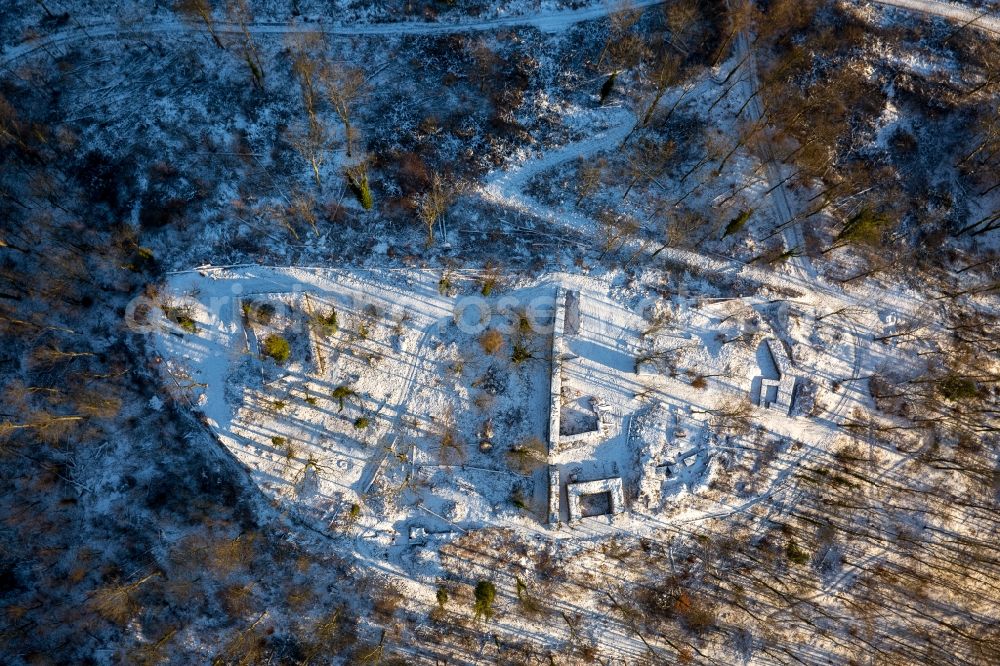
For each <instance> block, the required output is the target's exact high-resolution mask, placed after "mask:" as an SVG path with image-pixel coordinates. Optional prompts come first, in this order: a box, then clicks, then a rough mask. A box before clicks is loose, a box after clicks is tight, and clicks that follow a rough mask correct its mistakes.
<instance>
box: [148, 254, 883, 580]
mask: <svg viewBox="0 0 1000 666" xmlns="http://www.w3.org/2000/svg"><path fill="white" fill-rule="evenodd" d="M480 280H481V278H480V277H479V276H477V275H476V274H474V273H462V272H455V273H450V274H446V275H445V274H442V273H441V272H439V271H421V270H399V271H392V270H386V271H378V270H357V269H343V270H337V269H306V268H265V267H248V268H238V267H237V268H231V269H211V268H209V269H201V270H198V271H192V272H187V273H180V274H177V275H175V276H174V277H172V278H171V280H170V281H169V282H168V285H167V290H168V291H167V292H166V293H165V294H163V296H162V298H163V299H164V300H163V302H165V303H168V304H169V305H168V308H167V309H168V311H169V312H172V313H176V312H179V311H182V312H184V313H185V314H186V315H187V316H188V317H190V319H191V320H193V324H194V326H193V332H192V328H189V329H188V330H184V329H182V328H180V327H179V326H177V325H175V324H173V323H172V322H170V321H167V320H163V321H160V322H159V325H157V326H155V327H153V328H155V335H156V340H157V347H158V349H159V350H160V352H161V357H162V361H161V367H162V368H163V370H164V372H165V375H166V377H167V379H168V381H171V382H176V383H177V385H178V387H179V390H180V391H181V393H182V394H183V395H184V396H185V399H187V400H190V402H191V404H192V406H193V407H194V408H195V409H197V410H199V411H200V412H201V413H203V414H204V417H205V420H206V422H207V423H208V424H209V425H210V427H212V429H213V430H214V431H215V432H216V433H217V434H218V436H219V438H220V441H221V442H222V443H223V444H224V445H225V446H226V447H228V448H229V449H230V450H231V451H232V452H233V453H234V454H235V455H236V457H237V458H238V459H239V460H241V461H242V462H243V464H244V465H246V466H247V468H248V469H249V470H250V471H251V473H252V475H253V477H254V479H255V480H256V482H257V483H258V485H259V486H260V487H261V489H262V490H263V491H264V492H265V493H266V494H268V495H270V496H272V497H274V498H275V499H276V500H278V501H280V502H281V503H282V504H284V505H286V506H287V508H288V509H290V510H292V511H294V512H295V513H297V514H298V515H300V516H301V517H303V518H304V519H306V520H308V521H309V522H311V523H312V524H314V526H315V527H316V528H317V529H320V530H323V531H327V532H329V533H330V534H333V535H342V536H345V537H347V538H350V539H353V542H354V543H355V545H356V546H357V549H358V551H359V554H363V555H366V556H369V557H372V558H374V559H376V560H379V561H381V560H383V559H384V558H385V557H389V558H390V560H391V561H392V562H394V563H395V564H396V565H397V566H399V567H401V568H402V569H408V570H411V573H415V572H413V571H412V569H413V563H414V560H415V559H417V560H419V558H417V557H416V554H418V553H421V552H422V551H423V550H424V549H425V548H427V547H428V546H427V538H426V534H432V535H437V536H436V537H434V538H433V539H431V543H430V550H433V549H434V545H435V544H436V543H438V542H442V543H443V542H446V541H447V540H449V539H451V538H453V537H455V536H457V535H459V534H461V533H464V532H466V531H468V530H474V529H478V528H484V527H508V528H511V529H515V530H520V531H523V532H525V533H534V534H538V535H541V536H543V537H544V538H549V539H579V538H583V539H590V538H593V537H595V536H597V535H602V534H603V535H605V536H606V535H608V534H615V533H621V534H632V535H634V534H642V533H648V532H651V531H654V530H655V529H656V526H657V524H658V523H659V521H662V520H683V521H690V520H697V519H699V518H703V517H710V516H718V515H724V514H726V513H728V512H736V511H740V510H742V508H744V507H746V506H749V505H752V503H754V502H755V501H757V500H759V498H760V497H761V496H763V495H765V494H767V495H771V494H773V493H774V492H776V491H777V490H778V489H780V486H781V484H782V482H783V480H784V479H786V478H787V477H788V476H789V474H790V472H791V471H793V470H794V469H795V467H796V466H797V465H800V464H802V463H803V462H804V461H806V460H808V458H809V456H810V455H811V454H814V453H817V452H820V451H823V450H824V447H827V446H828V445H829V444H830V442H831V441H832V440H833V439H834V438H835V437H836V436H837V434H838V432H839V430H838V425H839V423H840V421H841V420H842V418H843V417H844V415H845V414H846V413H847V412H848V411H849V409H850V408H851V407H852V406H853V405H857V404H860V403H861V402H863V400H864V399H863V397H861V395H860V394H858V393H856V392H855V391H854V388H853V387H852V386H851V382H850V380H851V379H852V378H856V377H858V376H859V374H860V373H861V372H862V371H863V370H865V368H863V367H862V365H863V364H864V360H863V359H864V358H865V356H864V351H863V350H862V349H861V348H860V347H859V346H858V343H857V338H856V336H855V335H854V331H853V329H852V326H851V324H849V323H847V322H839V323H838V322H837V321H836V320H833V319H827V320H824V321H819V322H818V321H815V319H814V315H815V314H816V313H818V312H820V311H821V310H822V309H823V308H824V307H831V308H832V307H834V305H835V304H834V305H830V306H826V305H825V303H826V302H828V300H829V299H828V298H827V297H825V296H824V295H823V294H822V293H821V292H820V293H817V294H810V293H808V292H806V293H803V294H801V295H799V296H798V297H796V298H795V299H778V300H775V299H771V298H768V297H766V296H754V297H743V298H741V297H723V298H706V297H705V294H706V293H710V292H711V286H710V284H706V283H704V282H702V281H701V280H695V281H694V282H693V283H691V284H686V285H685V284H681V285H676V286H675V287H673V288H672V291H673V293H672V295H671V294H667V293H664V292H662V288H661V291H659V292H658V291H657V285H656V281H655V280H650V281H649V282H640V283H632V284H623V282H622V280H621V277H620V276H614V275H611V274H609V275H607V276H606V277H604V278H597V277H587V276H581V275H567V274H552V275H547V276H545V277H543V278H537V279H522V280H517V281H511V282H510V283H508V284H505V285H504V286H503V288H502V289H498V290H497V291H496V292H494V293H492V294H491V295H490V296H489V297H484V296H483V295H482V293H481V287H480V284H481V282H480ZM556 286H558V287H561V288H562V289H563V290H565V291H570V292H575V293H578V294H579V325H578V327H575V328H574V329H573V330H572V331H570V332H567V333H565V334H564V338H563V346H564V349H565V352H564V354H563V361H562V403H563V405H564V414H563V422H564V424H566V425H565V427H566V428H569V429H572V428H574V427H577V428H578V427H579V426H574V425H573V424H572V423H571V422H572V421H573V420H574V419H576V420H578V421H580V422H581V423H586V422H588V421H587V419H588V418H589V417H587V412H588V410H590V409H592V408H593V407H592V406H593V405H598V410H597V411H598V412H599V413H598V414H593V417H594V419H593V421H592V422H593V424H594V426H587V427H592V428H593V427H596V423H597V417H598V416H599V420H600V422H601V430H600V432H599V434H597V436H594V437H589V438H584V439H585V440H586V441H582V442H580V443H574V444H568V445H566V446H561V447H560V448H559V449H558V450H555V451H549V452H548V455H547V456H545V455H544V449H542V454H543V455H541V456H536V455H526V456H525V457H524V459H521V458H519V457H518V455H517V453H516V451H517V450H518V449H519V448H521V447H526V448H530V446H533V444H530V442H533V441H534V442H536V443H540V442H543V441H545V440H546V439H547V437H548V436H549V433H548V432H547V423H548V418H549V401H548V391H549V372H550V363H551V361H552V357H551V336H552V328H553V327H552V317H553V313H554V312H555V303H554V302H553V297H554V294H555V288H556ZM678 287H680V288H679V289H678ZM765 288H766V287H765ZM477 290H478V291H477ZM264 304H271V305H272V307H273V309H274V310H275V311H276V314H274V315H273V316H271V317H270V318H269V320H268V321H267V322H265V323H261V322H259V321H258V322H256V323H254V322H255V320H256V319H257V316H256V315H255V314H254V313H255V312H257V311H259V309H260V308H261V307H262V306H264ZM332 311H335V312H336V317H337V330H336V331H329V330H327V331H325V332H324V331H322V330H321V327H320V326H319V325H318V324H316V323H315V318H316V317H318V316H320V315H324V314H326V315H328V314H329V313H330V312H332ZM248 313H249V314H248ZM175 318H176V316H175ZM310 319H312V320H313V323H309V320H310ZM494 330H495V331H498V332H500V339H501V342H500V343H499V345H498V347H497V349H495V350H492V351H490V350H488V349H487V348H486V345H485V343H483V342H482V340H481V338H482V336H483V334H484V333H486V332H488V331H494ZM272 333H274V334H278V335H281V336H282V337H284V338H285V339H288V340H292V342H293V343H292V345H291V351H292V356H291V358H289V359H288V360H287V361H285V362H284V363H282V364H277V363H275V362H273V361H271V360H266V359H263V355H262V353H261V351H260V349H261V346H262V344H263V343H262V340H265V339H266V337H267V336H268V335H270V334H272ZM769 340H770V341H771V343H770V346H771V348H772V349H783V350H786V351H787V352H790V357H789V361H788V364H789V365H790V368H791V370H790V372H789V374H790V375H792V379H791V381H790V382H789V384H788V387H789V388H791V387H793V386H794V396H792V394H791V393H789V395H788V396H787V397H785V398H784V399H783V400H784V402H782V400H781V399H777V395H772V396H768V395H767V391H766V390H765V391H762V388H761V380H762V378H766V379H773V380H777V379H778V377H779V376H780V375H776V374H775V373H776V368H777V365H776V364H775V360H774V359H773V358H772V353H771V352H769V351H768V345H767V344H766V343H767V341H769ZM296 341H298V342H296ZM515 349H520V350H521V351H522V352H523V354H522V356H523V358H513V357H514V352H515ZM181 387H183V388H181ZM339 387H348V388H349V389H350V391H349V392H342V393H341V394H339V395H338V393H337V390H338V388H339ZM762 394H763V395H762ZM788 398H791V399H792V402H793V404H789V403H788ZM341 400H343V408H341V406H340V402H341ZM769 400H771V401H776V402H778V403H779V404H775V405H772V406H770V407H768V406H766V402H767V401H769ZM362 419H363V421H362ZM585 429H586V428H585ZM564 439H566V438H564ZM762 440H767V441H772V440H773V441H774V442H776V444H775V446H776V447H777V453H776V455H775V456H774V458H773V460H771V461H769V462H768V464H767V465H766V466H763V467H761V468H759V469H755V470H753V472H752V474H750V475H747V476H743V475H742V472H740V471H739V470H735V471H734V470H727V469H725V468H726V465H727V461H729V460H731V459H732V455H731V452H732V451H733V450H734V449H738V448H740V447H742V446H746V445H747V443H748V442H758V441H762ZM483 442H486V444H485V445H481V444H482V443H483ZM529 453H531V454H534V453H535V451H529ZM546 464H550V465H554V466H556V467H557V468H558V469H560V471H561V475H562V480H563V481H562V483H563V484H565V483H566V482H567V481H570V480H581V481H582V480H592V479H602V478H612V477H615V478H621V479H623V481H624V483H625V488H626V497H627V500H628V501H627V504H628V511H627V512H626V513H625V514H623V515H618V516H614V517H608V516H601V517H594V518H587V519H585V520H584V524H579V523H570V524H563V525H559V526H555V525H552V526H546V525H545V522H546V520H545V506H546V503H547V477H546V468H545V465H546ZM723 476H724V477H725V478H726V490H724V491H719V490H713V489H711V487H712V482H713V480H715V481H717V480H719V479H720V478H722V477H723ZM352 507H353V508H352ZM563 517H564V518H565V511H563ZM425 533H426V534H425Z"/></svg>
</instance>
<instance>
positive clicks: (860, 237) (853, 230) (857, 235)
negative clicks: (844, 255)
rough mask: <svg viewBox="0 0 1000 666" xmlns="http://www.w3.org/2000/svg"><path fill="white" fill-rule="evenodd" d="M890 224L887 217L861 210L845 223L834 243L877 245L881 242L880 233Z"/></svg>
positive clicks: (871, 211)
mask: <svg viewBox="0 0 1000 666" xmlns="http://www.w3.org/2000/svg"><path fill="white" fill-rule="evenodd" d="M891 223H892V220H891V219H889V217H888V216H886V215H883V214H881V213H876V212H875V211H873V210H872V209H870V208H863V209H862V210H861V211H860V212H859V213H858V214H857V215H855V216H854V217H852V218H851V219H850V220H848V221H847V224H845V225H844V228H843V230H842V231H841V232H840V233H839V234H837V237H836V242H837V243H856V244H859V245H878V244H879V243H880V242H881V240H882V233H883V232H884V231H885V229H886V228H887V227H888V226H889V225H890V224H891Z"/></svg>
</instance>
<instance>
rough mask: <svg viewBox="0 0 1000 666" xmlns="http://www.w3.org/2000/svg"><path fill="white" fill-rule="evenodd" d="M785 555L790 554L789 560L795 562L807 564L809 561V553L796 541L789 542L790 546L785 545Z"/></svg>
mask: <svg viewBox="0 0 1000 666" xmlns="http://www.w3.org/2000/svg"><path fill="white" fill-rule="evenodd" d="M785 555H786V556H788V559H789V561H791V562H793V563H794V564H806V563H807V562H809V553H807V552H806V551H804V550H803V549H802V548H801V547H800V546H799V544H797V543H795V542H794V541H789V542H788V546H786V547H785Z"/></svg>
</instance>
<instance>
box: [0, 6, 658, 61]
mask: <svg viewBox="0 0 1000 666" xmlns="http://www.w3.org/2000/svg"><path fill="white" fill-rule="evenodd" d="M663 2H664V0H633V1H632V2H631V3H629V5H628V6H629V7H630V8H632V9H644V8H647V7H652V6H654V5H659V4H662V3H663ZM617 8H618V6H617V5H612V4H610V3H599V4H597V5H594V6H592V7H585V8H582V9H567V10H562V11H552V12H540V13H538V14H525V15H522V16H502V17H496V18H491V19H484V20H481V21H461V22H440V23H434V22H429V21H400V22H392V23H355V24H342V23H325V22H323V21H313V22H294V23H279V22H266V21H255V22H253V23H252V24H250V25H249V26H248V28H249V31H250V33H251V34H254V35H283V34H299V33H312V32H322V33H323V34H326V35H330V36H354V35H357V36H365V35H369V36H375V37H377V36H394V35H439V34H449V33H455V32H482V31H487V30H496V29H499V28H511V27H530V28H536V29H538V30H540V31H542V32H548V33H558V32H562V31H564V30H566V29H567V28H569V27H571V26H573V25H575V24H577V23H584V22H586V21H593V20H596V19H600V18H603V17H605V16H607V15H608V14H609V13H611V12H614V11H615V10H616V9H617ZM213 29H214V31H215V32H216V33H218V34H220V35H231V34H236V35H242V34H243V28H242V26H241V25H240V24H238V23H233V22H228V21H218V22H215V23H214V24H213ZM203 31H204V27H203V26H202V25H201V24H194V23H186V22H184V21H181V20H180V19H178V18H176V17H174V16H171V17H170V18H167V19H159V20H143V21H138V22H133V23H129V24H123V23H120V22H118V21H112V20H108V19H103V18H99V19H80V20H77V21H75V25H74V26H73V27H69V28H65V29H62V30H57V31H55V32H53V33H50V34H48V35H45V36H43V37H40V38H38V39H34V40H31V41H26V42H23V43H21V44H18V45H16V46H13V47H11V48H8V49H6V50H5V51H4V52H3V54H0V66H7V65H9V64H10V63H12V62H14V61H15V60H17V59H19V58H22V57H24V56H27V55H30V54H31V53H34V52H35V51H38V50H40V49H44V48H47V47H50V46H57V45H62V44H71V43H73V42H77V41H81V40H87V39H100V38H107V37H129V36H140V37H141V36H146V35H153V34H164V33H167V34H170V33H182V32H203Z"/></svg>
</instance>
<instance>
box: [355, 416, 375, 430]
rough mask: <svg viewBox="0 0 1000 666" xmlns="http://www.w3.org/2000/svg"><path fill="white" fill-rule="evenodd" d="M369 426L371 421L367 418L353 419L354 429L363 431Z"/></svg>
mask: <svg viewBox="0 0 1000 666" xmlns="http://www.w3.org/2000/svg"><path fill="white" fill-rule="evenodd" d="M369 425H371V421H369V420H368V417H367V416H359V417H358V418H356V419H354V427H355V428H357V429H358V430H364V429H365V428H367V427H368V426H369Z"/></svg>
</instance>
